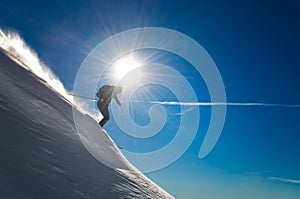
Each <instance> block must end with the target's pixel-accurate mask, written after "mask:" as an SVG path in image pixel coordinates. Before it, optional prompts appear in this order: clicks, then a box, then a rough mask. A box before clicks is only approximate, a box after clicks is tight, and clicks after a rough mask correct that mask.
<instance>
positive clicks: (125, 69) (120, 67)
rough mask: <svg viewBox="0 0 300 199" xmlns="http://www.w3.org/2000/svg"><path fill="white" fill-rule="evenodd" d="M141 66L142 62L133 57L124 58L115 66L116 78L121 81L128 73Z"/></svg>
mask: <svg viewBox="0 0 300 199" xmlns="http://www.w3.org/2000/svg"><path fill="white" fill-rule="evenodd" d="M141 65H142V64H141V62H139V61H138V59H137V58H136V57H134V56H133V55H126V56H123V57H121V58H119V59H118V60H117V61H116V62H115V63H114V64H113V68H114V78H115V79H116V80H121V79H122V78H123V77H124V76H125V75H126V74H127V73H129V72H130V71H132V70H133V69H135V68H137V67H139V66H141Z"/></svg>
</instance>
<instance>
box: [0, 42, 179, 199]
mask: <svg viewBox="0 0 300 199" xmlns="http://www.w3.org/2000/svg"><path fill="white" fill-rule="evenodd" d="M20 64H22V63H20V62H18V63H17V62H15V61H14V60H13V59H12V57H11V55H10V56H8V53H7V52H6V51H5V50H3V49H1V48H0V80H1V83H0V110H1V112H0V198H9V199H12V198H18V199H19V198H26V199H27V198H51V199H53V198H63V199H68V198H72V199H73V198H93V199H94V198H101V199H102V198H103V199H109V198H173V197H172V196H171V195H169V194H168V193H167V192H165V191H164V190H162V189H161V188H160V187H158V186H157V185H156V184H154V183H153V182H152V181H150V180H149V179H148V178H147V177H145V176H144V175H143V174H142V173H140V172H139V171H137V170H136V169H135V168H134V167H133V166H132V165H131V164H130V163H128V161H127V160H126V159H125V158H124V157H123V155H122V153H121V152H120V151H119V149H118V148H117V147H116V146H115V144H114V143H113V141H112V140H111V139H110V138H109V137H107V136H106V135H105V133H103V132H102V131H101V130H100V128H99V126H98V124H97V122H96V121H95V120H93V119H92V118H91V117H89V116H88V115H84V114H81V113H80V114H81V117H82V121H85V122H84V123H83V124H79V127H80V128H83V129H84V131H85V132H86V134H84V135H81V136H83V137H82V139H83V140H85V141H84V144H85V145H86V146H88V147H87V148H88V150H89V151H90V150H92V151H93V155H94V154H96V155H97V156H98V157H94V156H95V155H94V156H92V155H91V154H90V153H89V152H88V151H87V149H86V147H85V146H84V145H83V143H82V142H81V140H80V138H79V135H78V134H77V133H76V129H75V125H74V122H73V117H72V105H71V103H70V102H69V101H68V100H67V99H66V98H64V97H63V96H62V95H60V94H58V93H57V92H56V91H54V89H52V88H51V87H50V86H49V85H48V84H47V83H46V81H44V80H42V79H41V78H39V77H37V76H36V75H34V74H33V73H32V72H30V71H29V70H26V69H25V68H24V67H20ZM99 158H100V159H105V163H106V164H103V163H100V162H99V161H98V159H99ZM107 165H109V166H107Z"/></svg>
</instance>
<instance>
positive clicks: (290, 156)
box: [0, 0, 300, 198]
mask: <svg viewBox="0 0 300 199" xmlns="http://www.w3.org/2000/svg"><path fill="white" fill-rule="evenodd" d="M299 6H300V5H299V4H298V3H297V1H263V2H262V1H246V0H243V1H148V0H147V1H134V0H133V1H83V0H82V1H71V0H70V1H62V0H60V1H56V0H52V1H12V0H2V1H1V6H0V27H1V28H3V29H11V30H14V31H17V32H18V33H19V34H20V35H21V36H22V37H23V38H24V40H25V41H26V42H27V43H28V44H29V45H30V46H31V47H32V48H33V49H34V50H35V51H36V52H37V53H38V55H39V57H40V59H41V60H42V61H43V62H44V63H45V64H46V65H47V66H49V67H50V68H51V69H52V70H53V72H54V73H55V74H56V75H57V76H58V77H59V78H60V80H61V81H62V82H63V84H64V85H65V87H66V88H67V89H69V90H71V89H72V87H73V82H74V79H75V76H76V72H77V70H78V68H79V67H80V65H81V62H82V61H83V60H84V58H85V57H86V56H87V55H88V53H89V52H90V51H91V50H92V49H93V48H94V47H95V46H96V45H97V44H99V43H100V42H101V41H103V40H104V39H106V38H108V37H109V36H111V35H113V34H115V33H118V32H121V31H125V30H128V29H131V28H136V27H145V26H158V27H165V28H170V29H174V30H177V31H180V32H182V33H184V34H186V35H188V36H190V37H192V38H193V39H195V40H196V41H197V42H198V43H200V44H201V45H202V46H203V47H204V48H205V49H206V50H207V51H208V53H209V54H210V56H211V57H212V58H213V60H214V61H215V63H216V64H217V66H218V69H219V71H220V73H221V75H222V78H223V81H224V84H225V87H226V94H227V100H228V101H230V102H266V103H280V104H300V92H299V90H300V89H299V88H300V78H299V74H300V56H299V55H300V48H299V46H300V39H299V35H300V22H299V19H300V12H299ZM173 62H174V60H173ZM179 62H180V63H181V62H183V60H179ZM170 63H171V64H172V61H170V62H169V64H170ZM177 64H178V62H177ZM174 67H175V68H176V63H174ZM188 68H189V66H188V64H186V65H185V67H184V69H186V70H184V69H183V71H182V72H183V73H186V74H185V75H186V76H188V77H189V80H190V81H191V83H192V84H195V83H196V82H200V83H199V85H201V86H200V89H199V90H201V91H203V92H199V93H197V95H198V97H199V98H200V99H203V100H209V98H208V96H207V94H208V93H207V91H206V90H205V85H204V84H203V82H202V83H201V78H200V77H197V76H193V73H194V71H190V70H189V69H188ZM202 87H203V88H202ZM168 96H169V97H170V96H171V95H168ZM200 110H201V121H200V124H201V125H200V128H199V131H198V134H197V137H196V139H195V140H194V142H193V144H192V145H191V147H190V148H189V150H188V151H187V152H186V153H185V154H184V155H183V156H182V157H181V158H180V159H179V160H178V161H176V162H175V163H174V164H172V165H171V166H169V167H167V168H165V169H163V170H160V171H156V172H153V173H149V174H147V175H148V176H149V177H150V178H151V179H153V180H154V181H155V182H156V183H158V184H159V185H161V186H162V187H164V188H165V189H166V190H167V191H169V192H170V193H171V194H173V195H174V196H177V197H178V198H247V197H248V198H298V196H299V195H300V170H299V168H300V158H299V153H300V145H299V143H300V123H299V118H300V108H280V107H228V110H227V117H226V123H225V126H224V129H223V132H222V135H221V137H220V140H219V141H218V143H217V145H216V146H215V148H214V149H213V151H212V152H211V153H210V154H209V155H208V156H207V157H206V158H205V159H202V160H200V159H199V158H198V151H199V147H200V146H201V143H202V141H203V137H204V135H205V131H206V129H207V126H208V123H209V114H210V109H209V107H205V108H201V109H200ZM171 111H176V110H171ZM145 121H147V120H143V121H138V122H141V123H143V122H145ZM175 121H176V119H175ZM169 122H170V121H169ZM173 123H174V122H173ZM167 124H168V125H167V128H166V129H165V132H166V133H168V132H172V128H173V127H174V128H176V124H175V125H174V124H172V123H167ZM114 129H115V127H114V122H113V121H111V122H110V123H109V124H108V125H107V130H108V131H109V132H115V133H112V137H114V138H115V139H119V140H118V141H117V142H119V143H122V144H124V145H126V143H128V142H129V141H128V138H125V137H124V140H126V141H122V138H123V137H122V136H123V135H120V133H119V132H117V131H113V130H114ZM119 135H120V136H121V138H120V137H118V136H119ZM170 136H171V137H172V135H170ZM161 138H162V140H163V141H162V142H160V141H159V139H157V140H154V141H152V143H151V142H148V143H143V146H145V148H143V150H144V149H145V150H147V147H149V148H148V150H150V149H151V147H154V148H156V147H159V146H160V144H163V142H166V141H167V140H168V139H169V138H168V137H167V138H165V137H164V136H162V137H161ZM132 142H135V143H136V142H137V140H134V141H132ZM153 143H154V144H153ZM134 146H136V148H134ZM138 146H140V145H139V144H136V145H131V146H129V147H132V150H138ZM292 180H294V181H292ZM245 195H246V196H245Z"/></svg>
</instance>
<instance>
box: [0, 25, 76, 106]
mask: <svg viewBox="0 0 300 199" xmlns="http://www.w3.org/2000/svg"><path fill="white" fill-rule="evenodd" d="M0 48H2V49H3V50H4V51H5V52H6V53H7V55H8V56H9V57H10V58H12V59H13V60H14V61H16V62H17V63H18V64H20V65H21V66H22V67H24V68H25V69H27V70H28V71H30V72H32V73H33V74H35V75H36V76H37V77H39V78H41V79H42V80H44V81H45V82H46V83H47V84H48V85H49V86H50V87H51V88H52V89H53V90H55V91H56V92H57V93H59V94H60V95H62V96H63V97H64V98H66V99H67V100H68V101H69V102H71V103H72V101H73V97H72V96H70V95H68V92H67V91H66V90H65V88H64V86H63V84H62V83H61V81H60V80H59V79H58V77H56V76H55V75H54V74H53V72H52V71H51V70H50V68H49V67H47V66H46V65H45V64H44V63H43V62H42V61H40V59H39V58H38V55H37V53H36V52H34V51H33V50H32V49H31V48H30V47H29V46H28V45H27V44H26V43H25V41H24V40H23V39H22V38H21V37H20V35H19V34H18V33H16V32H14V31H3V30H1V29H0Z"/></svg>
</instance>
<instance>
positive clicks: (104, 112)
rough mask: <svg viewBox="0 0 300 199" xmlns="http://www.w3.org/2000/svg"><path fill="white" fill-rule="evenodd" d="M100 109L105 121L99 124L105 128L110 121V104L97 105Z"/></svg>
mask: <svg viewBox="0 0 300 199" xmlns="http://www.w3.org/2000/svg"><path fill="white" fill-rule="evenodd" d="M97 105H98V108H99V110H100V112H101V114H102V115H103V119H102V120H101V121H100V122H99V124H100V126H101V127H103V126H104V125H105V123H106V122H107V121H108V120H109V111H108V104H105V103H101V102H100V103H99V101H98V103H97Z"/></svg>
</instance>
